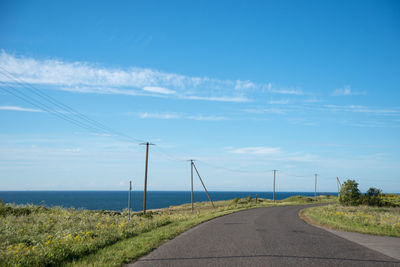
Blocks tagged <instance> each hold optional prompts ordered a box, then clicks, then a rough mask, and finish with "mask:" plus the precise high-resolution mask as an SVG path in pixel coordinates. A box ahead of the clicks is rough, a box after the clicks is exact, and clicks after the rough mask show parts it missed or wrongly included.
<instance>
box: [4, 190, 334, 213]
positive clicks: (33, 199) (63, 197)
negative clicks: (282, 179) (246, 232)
mask: <svg viewBox="0 0 400 267" xmlns="http://www.w3.org/2000/svg"><path fill="white" fill-rule="evenodd" d="M209 194H210V197H211V199H212V200H213V201H218V200H229V199H234V198H236V197H240V198H246V197H248V196H252V197H253V198H255V197H256V196H258V197H259V198H265V199H272V197H273V193H272V192H243V191H242V192H237V191H232V192H228V191H210V192H209ZM193 195H194V197H193V198H194V201H195V202H202V201H209V200H208V198H207V195H206V193H205V192H203V191H195V192H194V193H193ZM297 195H301V196H314V192H275V199H276V200H281V199H285V198H288V197H291V196H297ZM317 195H335V196H337V193H333V192H319V193H317ZM128 197H129V192H128V191H0V199H1V200H2V201H3V202H4V203H15V204H34V205H44V206H48V207H54V206H61V207H65V208H75V209H89V210H114V211H122V210H123V209H126V208H127V207H128ZM185 203H190V192H187V191H148V192H147V201H146V206H147V209H160V208H167V207H170V206H176V205H181V204H185ZM131 207H132V209H133V210H134V211H139V210H142V209H143V191H132V192H131Z"/></svg>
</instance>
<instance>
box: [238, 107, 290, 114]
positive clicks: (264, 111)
mask: <svg viewBox="0 0 400 267" xmlns="http://www.w3.org/2000/svg"><path fill="white" fill-rule="evenodd" d="M244 112H246V113H250V114H286V113H288V112H289V110H288V109H282V108H258V109H245V110H244Z"/></svg>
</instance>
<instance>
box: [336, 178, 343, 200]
mask: <svg viewBox="0 0 400 267" xmlns="http://www.w3.org/2000/svg"><path fill="white" fill-rule="evenodd" d="M336 183H337V192H338V198H339V199H340V190H341V189H342V184H341V183H340V180H339V177H336Z"/></svg>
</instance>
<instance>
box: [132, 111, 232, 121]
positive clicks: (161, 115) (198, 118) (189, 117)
mask: <svg viewBox="0 0 400 267" xmlns="http://www.w3.org/2000/svg"><path fill="white" fill-rule="evenodd" d="M139 117H140V118H141V119H161V120H171V119H186V120H196V121H222V120H227V119H228V118H226V117H224V116H204V115H184V114H178V113H171V112H165V113H149V112H144V113H140V114H139Z"/></svg>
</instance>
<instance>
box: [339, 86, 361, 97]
mask: <svg viewBox="0 0 400 267" xmlns="http://www.w3.org/2000/svg"><path fill="white" fill-rule="evenodd" d="M366 94H367V93H366V92H356V91H353V90H352V89H351V87H350V86H349V85H346V86H344V87H343V88H340V89H336V90H334V91H333V92H332V95H333V96H351V95H366Z"/></svg>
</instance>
